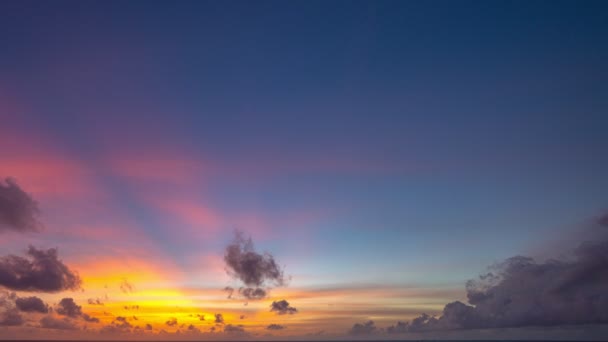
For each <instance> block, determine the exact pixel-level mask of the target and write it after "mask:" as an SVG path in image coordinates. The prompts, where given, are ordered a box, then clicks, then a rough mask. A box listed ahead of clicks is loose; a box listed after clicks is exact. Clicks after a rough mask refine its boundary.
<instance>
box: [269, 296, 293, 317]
mask: <svg viewBox="0 0 608 342" xmlns="http://www.w3.org/2000/svg"><path fill="white" fill-rule="evenodd" d="M270 311H272V312H276V313H277V314H279V315H293V314H295V313H297V312H298V309H296V308H294V307H293V306H290V305H289V302H288V301H286V300H285V299H283V300H280V301H278V302H272V304H270Z"/></svg>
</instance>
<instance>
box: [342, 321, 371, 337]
mask: <svg viewBox="0 0 608 342" xmlns="http://www.w3.org/2000/svg"><path fill="white" fill-rule="evenodd" d="M377 331H378V328H376V324H375V323H374V321H367V322H365V323H355V324H354V325H353V327H352V328H351V329H350V331H349V333H350V334H351V335H371V334H374V333H376V332H377Z"/></svg>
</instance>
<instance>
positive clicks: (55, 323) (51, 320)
mask: <svg viewBox="0 0 608 342" xmlns="http://www.w3.org/2000/svg"><path fill="white" fill-rule="evenodd" d="M40 327H42V328H45V329H57V330H77V329H78V326H77V325H76V324H75V323H74V322H72V321H71V320H70V319H68V318H63V319H60V318H55V317H53V316H44V317H42V318H41V319H40Z"/></svg>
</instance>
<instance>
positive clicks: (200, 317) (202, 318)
mask: <svg viewBox="0 0 608 342" xmlns="http://www.w3.org/2000/svg"><path fill="white" fill-rule="evenodd" d="M196 317H198V319H199V321H204V320H205V315H201V314H196Z"/></svg>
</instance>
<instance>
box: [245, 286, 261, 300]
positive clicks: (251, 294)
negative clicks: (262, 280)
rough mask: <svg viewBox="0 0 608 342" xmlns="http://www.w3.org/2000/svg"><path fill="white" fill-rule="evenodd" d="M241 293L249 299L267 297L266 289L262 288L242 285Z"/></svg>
mask: <svg viewBox="0 0 608 342" xmlns="http://www.w3.org/2000/svg"><path fill="white" fill-rule="evenodd" d="M239 294H240V295H241V296H243V297H245V298H247V299H249V300H256V299H263V298H265V297H266V294H267V292H266V290H264V289H262V288H259V287H257V288H252V287H241V288H240V289H239Z"/></svg>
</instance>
